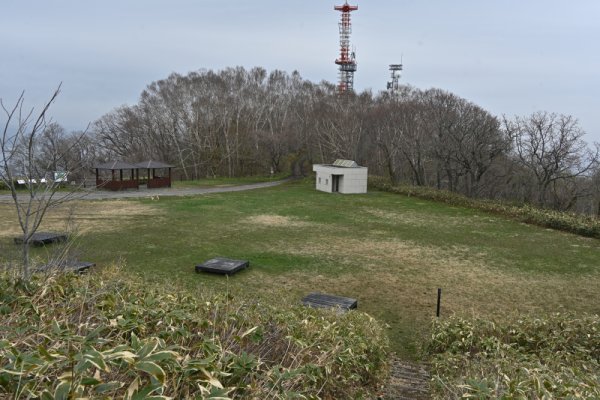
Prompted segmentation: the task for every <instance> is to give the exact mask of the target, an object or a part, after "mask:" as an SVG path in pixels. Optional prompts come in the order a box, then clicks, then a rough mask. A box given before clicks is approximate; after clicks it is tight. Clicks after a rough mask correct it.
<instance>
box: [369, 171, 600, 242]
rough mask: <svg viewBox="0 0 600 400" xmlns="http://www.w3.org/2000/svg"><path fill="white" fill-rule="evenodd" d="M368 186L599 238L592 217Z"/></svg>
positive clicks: (381, 183)
mask: <svg viewBox="0 0 600 400" xmlns="http://www.w3.org/2000/svg"><path fill="white" fill-rule="evenodd" d="M369 185H370V187H372V188H373V189H377V190H382V191H385V192H391V193H397V194H402V195H405V196H414V197H418V198H420V199H425V200H433V201H437V202H441V203H446V204H450V205H454V206H462V207H470V208H475V209H478V210H483V211H488V212H492V213H496V214H501V215H504V216H507V217H510V218H513V219H516V220H518V221H521V222H524V223H528V224H534V225H538V226H542V227H545V228H551V229H557V230H561V231H565V232H570V233H575V234H577V235H581V236H587V237H593V238H600V219H599V218H595V217H593V216H588V215H581V214H575V213H569V212H562V211H555V210H547V209H542V208H537V207H533V206H531V205H528V204H523V205H516V204H506V203H502V202H499V201H495V200H485V199H472V198H469V197H466V196H463V195H461V194H458V193H453V192H449V191H447V190H438V189H435V188H431V187H424V186H393V185H391V184H389V183H387V182H386V180H385V179H384V178H381V177H369Z"/></svg>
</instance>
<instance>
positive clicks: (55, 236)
mask: <svg viewBox="0 0 600 400" xmlns="http://www.w3.org/2000/svg"><path fill="white" fill-rule="evenodd" d="M14 240H15V244H21V243H23V237H22V236H21V237H16V238H15V239H14ZM66 240H67V235H65V234H64V233H54V232H36V233H34V234H33V235H32V236H31V239H30V243H31V244H33V245H34V246H44V245H46V244H50V243H57V242H64V241H66Z"/></svg>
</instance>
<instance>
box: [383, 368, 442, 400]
mask: <svg viewBox="0 0 600 400" xmlns="http://www.w3.org/2000/svg"><path fill="white" fill-rule="evenodd" d="M429 378H430V376H429V372H427V369H426V368H425V366H423V365H418V364H409V363H407V362H404V361H402V360H399V359H397V358H394V359H393V360H392V366H391V371H390V378H389V380H388V382H387V385H386V388H385V389H384V392H383V395H382V396H381V397H380V399H382V400H428V399H430V398H431V396H430V394H429Z"/></svg>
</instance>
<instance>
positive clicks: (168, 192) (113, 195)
mask: <svg viewBox="0 0 600 400" xmlns="http://www.w3.org/2000/svg"><path fill="white" fill-rule="evenodd" d="M289 180H290V179H283V180H280V181H274V182H261V183H252V184H248V185H239V186H222V187H211V188H185V189H173V188H170V189H169V188H164V189H138V190H126V191H120V192H113V191H109V190H96V189H88V190H84V191H82V192H80V193H79V192H78V193H66V192H64V193H63V192H57V193H56V194H55V195H54V198H55V199H60V198H61V197H66V196H70V197H71V198H73V199H77V200H105V199H132V198H150V197H161V196H196V195H202V194H210V193H225V192H240V191H243V190H252V189H261V188H267V187H272V186H277V185H281V184H282V183H285V182H288V181H289ZM12 201H13V200H12V197H11V196H10V195H9V194H2V195H0V203H12Z"/></svg>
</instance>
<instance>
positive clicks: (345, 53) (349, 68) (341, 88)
mask: <svg viewBox="0 0 600 400" xmlns="http://www.w3.org/2000/svg"><path fill="white" fill-rule="evenodd" d="M334 9H335V10H336V11H340V12H341V13H342V16H341V20H340V23H339V24H338V25H339V28H340V57H339V58H338V59H337V60H335V63H336V64H337V65H339V81H338V92H339V93H340V94H345V93H351V92H352V91H353V90H354V72H356V58H355V53H354V51H350V34H351V33H352V23H351V22H350V13H351V12H352V11H356V10H358V6H351V5H349V4H348V1H346V2H345V3H344V5H341V6H334Z"/></svg>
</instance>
